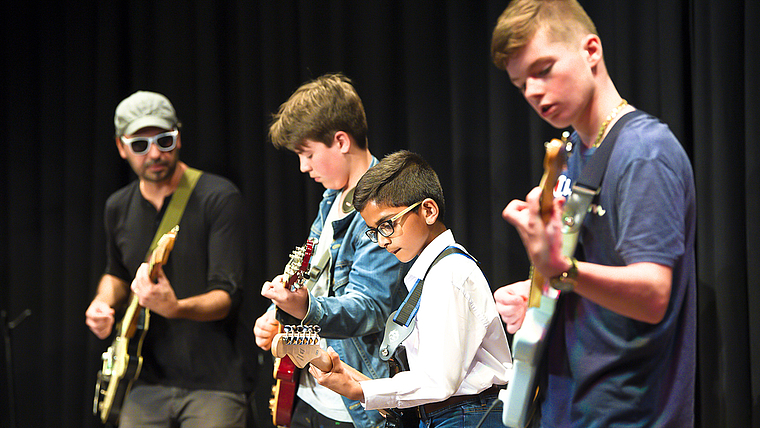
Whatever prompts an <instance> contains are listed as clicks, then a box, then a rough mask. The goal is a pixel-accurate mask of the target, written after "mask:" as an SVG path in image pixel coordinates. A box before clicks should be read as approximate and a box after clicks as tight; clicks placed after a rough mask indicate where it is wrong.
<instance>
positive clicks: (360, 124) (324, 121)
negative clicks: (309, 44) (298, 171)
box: [269, 73, 367, 151]
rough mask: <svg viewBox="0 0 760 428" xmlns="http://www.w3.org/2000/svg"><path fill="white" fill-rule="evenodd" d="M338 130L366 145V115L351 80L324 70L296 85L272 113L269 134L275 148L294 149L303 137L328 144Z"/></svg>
mask: <svg viewBox="0 0 760 428" xmlns="http://www.w3.org/2000/svg"><path fill="white" fill-rule="evenodd" d="M338 131H344V132H346V133H347V134H349V135H350V136H351V137H353V139H354V142H355V144H357V146H358V147H359V148H366V147H367V116H366V114H365V113H364V105H363V104H362V100H361V98H359V94H358V93H357V92H356V89H354V86H353V85H352V84H351V80H350V79H349V78H348V77H346V76H344V75H343V74H341V73H335V74H326V75H323V76H320V77H318V78H316V79H314V80H312V81H309V82H307V83H304V84H303V85H301V87H299V88H298V89H297V90H296V91H295V92H294V93H293V95H291V96H290V98H288V100H287V101H285V102H284V103H282V105H281V106H280V108H279V110H278V111H277V113H276V114H274V115H273V116H272V124H271V125H270V126H269V138H270V140H271V141H272V144H273V145H274V146H275V147H277V148H282V147H284V148H286V149H288V150H292V151H295V150H297V149H298V148H300V147H302V146H303V144H304V143H305V141H306V140H307V139H309V140H313V141H318V142H321V143H323V144H325V145H327V146H328V147H329V146H331V145H332V142H333V137H334V136H335V133H336V132H338Z"/></svg>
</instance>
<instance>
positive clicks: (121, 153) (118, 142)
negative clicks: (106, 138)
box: [116, 137, 128, 159]
mask: <svg viewBox="0 0 760 428" xmlns="http://www.w3.org/2000/svg"><path fill="white" fill-rule="evenodd" d="M116 149H117V150H119V156H121V158H122V159H126V158H127V150H128V149H127V147H126V146H125V145H124V143H122V142H121V140H120V139H119V137H116Z"/></svg>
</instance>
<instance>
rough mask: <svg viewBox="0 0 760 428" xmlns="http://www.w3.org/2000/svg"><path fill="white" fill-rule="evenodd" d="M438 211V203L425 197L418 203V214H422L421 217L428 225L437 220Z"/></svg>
mask: <svg viewBox="0 0 760 428" xmlns="http://www.w3.org/2000/svg"><path fill="white" fill-rule="evenodd" d="M439 213H440V211H439V210H438V204H437V203H436V202H435V201H434V200H432V199H431V198H427V199H425V200H424V201H422V204H421V205H420V214H422V217H423V218H424V219H425V224H427V225H428V226H432V225H434V224H435V222H436V221H437V220H438V214H439Z"/></svg>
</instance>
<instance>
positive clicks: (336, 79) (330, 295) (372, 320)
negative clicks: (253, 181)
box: [253, 74, 405, 428]
mask: <svg viewBox="0 0 760 428" xmlns="http://www.w3.org/2000/svg"><path fill="white" fill-rule="evenodd" d="M269 135H270V138H271V140H272V144H274V146H275V147H278V148H279V147H284V148H287V149H289V150H291V151H293V152H295V153H296V154H297V155H298V159H299V163H300V169H301V172H303V173H308V174H309V176H310V177H312V178H313V179H314V180H315V181H317V182H318V183H321V184H322V185H323V186H324V187H325V189H326V190H325V192H324V194H323V196H322V202H321V203H320V205H319V212H318V214H317V218H316V219H315V220H314V222H313V223H312V226H311V232H310V237H311V238H318V239H319V242H318V244H317V246H316V249H315V250H314V254H313V255H312V256H311V260H312V262H314V261H319V260H321V259H322V258H323V255H325V257H327V260H328V262H327V265H326V266H325V267H324V268H323V269H322V271H321V272H322V273H321V275H319V276H318V278H317V280H316V282H315V283H314V285H313V286H311V287H310V288H309V289H307V288H301V289H298V290H295V291H291V290H288V289H285V288H284V287H283V286H282V284H281V281H280V278H279V277H278V278H275V279H274V280H272V281H271V282H266V283H265V284H264V286H263V287H262V290H261V294H262V296H264V297H266V298H268V299H271V300H272V303H273V306H272V307H271V308H270V309H274V306H277V307H278V308H279V309H280V310H281V311H284V312H285V313H287V314H290V315H291V316H293V317H295V318H296V319H297V320H298V321H299V322H300V323H301V324H303V325H316V326H319V328H320V330H321V332H320V335H321V336H322V338H323V339H324V343H325V345H329V346H331V347H333V348H334V349H335V350H336V351H337V352H338V353H339V354H340V355H341V357H342V358H344V359H345V360H346V361H348V363H349V364H351V365H352V366H353V367H355V368H356V369H358V370H360V371H362V372H363V373H366V374H368V375H370V376H373V377H383V376H387V375H388V373H389V371H388V367H387V365H386V364H385V363H383V362H382V361H381V360H380V358H379V346H380V342H381V341H382V332H383V326H384V325H385V320H386V318H387V317H388V315H389V314H390V312H391V311H392V310H393V308H395V307H396V306H397V305H398V304H399V303H400V302H401V300H402V299H403V296H404V294H405V293H403V290H401V291H402V292H401V293H399V292H397V290H399V289H400V287H395V288H394V287H390V286H388V284H392V283H394V282H395V281H396V279H397V277H398V269H399V267H400V264H399V262H398V261H397V260H395V259H394V258H393V256H391V255H390V254H388V253H386V252H384V251H383V250H382V249H381V248H379V247H378V246H377V245H375V244H373V243H372V242H370V240H369V239H367V236H365V234H364V231H365V230H366V229H367V225H366V223H364V220H363V219H362V218H361V216H360V215H359V214H358V213H357V212H356V210H354V208H353V205H352V204H351V201H352V197H351V195H352V193H353V189H354V186H355V185H356V182H357V181H359V177H361V176H362V174H364V172H365V171H367V169H368V168H369V167H370V166H371V165H373V164H375V163H377V159H376V158H375V157H374V156H372V154H371V153H370V151H369V148H368V146H367V119H366V116H365V113H364V107H363V105H362V101H361V99H360V98H359V95H358V94H357V92H356V89H355V88H354V87H353V85H352V84H351V81H350V80H349V79H348V78H347V77H345V76H343V75H341V74H328V75H324V76H321V77H319V78H317V79H315V80H313V81H310V82H307V83H305V84H303V85H302V86H301V87H300V88H298V89H297V90H296V91H295V92H294V93H293V94H292V95H291V96H290V98H289V99H288V100H287V101H285V102H284V103H283V104H282V105H281V106H280V109H279V111H278V112H277V114H275V116H274V121H273V123H272V125H271V126H270V128H269ZM312 266H313V263H312ZM279 327H280V323H279V322H278V320H277V319H276V318H275V311H274V310H269V311H267V312H266V313H265V314H264V315H262V316H261V317H259V319H258V320H256V323H255V325H254V330H253V331H254V335H255V336H256V344H257V345H258V346H259V347H261V348H262V349H264V350H269V349H270V348H271V346H272V339H273V338H274V336H275V334H277V333H278V332H279ZM295 401H296V402H295V405H294V409H293V411H292V419H291V421H290V427H291V428H294V427H318V426H331V427H340V426H351V425H354V426H357V427H362V428H371V427H375V426H378V425H381V424H382V423H383V417H382V416H381V415H380V413H379V412H377V411H368V410H365V409H363V408H362V406H360V405H359V403H357V402H355V401H351V400H349V399H346V398H344V397H341V396H340V395H338V394H336V393H334V392H333V391H330V390H329V389H327V388H324V387H321V386H320V385H317V384H316V382H314V379H312V378H311V376H308V374H306V373H305V372H304V373H302V374H301V376H300V385H299V386H298V391H297V398H296V399H295Z"/></svg>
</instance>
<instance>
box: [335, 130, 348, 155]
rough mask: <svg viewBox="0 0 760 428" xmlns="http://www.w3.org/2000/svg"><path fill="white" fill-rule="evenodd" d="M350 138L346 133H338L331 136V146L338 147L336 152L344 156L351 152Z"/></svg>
mask: <svg viewBox="0 0 760 428" xmlns="http://www.w3.org/2000/svg"><path fill="white" fill-rule="evenodd" d="M351 143H352V140H351V136H350V135H348V133H347V132H346V131H338V132H336V133H335V135H334V136H333V144H334V145H335V144H337V145H338V150H339V151H340V152H341V153H343V154H346V153H348V152H349V151H350V150H351Z"/></svg>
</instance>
